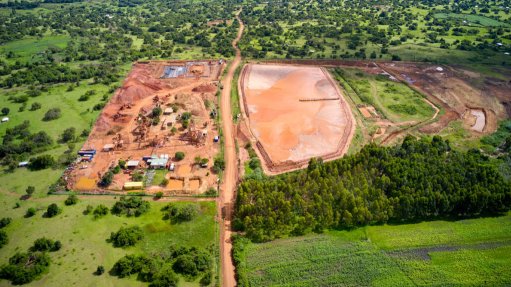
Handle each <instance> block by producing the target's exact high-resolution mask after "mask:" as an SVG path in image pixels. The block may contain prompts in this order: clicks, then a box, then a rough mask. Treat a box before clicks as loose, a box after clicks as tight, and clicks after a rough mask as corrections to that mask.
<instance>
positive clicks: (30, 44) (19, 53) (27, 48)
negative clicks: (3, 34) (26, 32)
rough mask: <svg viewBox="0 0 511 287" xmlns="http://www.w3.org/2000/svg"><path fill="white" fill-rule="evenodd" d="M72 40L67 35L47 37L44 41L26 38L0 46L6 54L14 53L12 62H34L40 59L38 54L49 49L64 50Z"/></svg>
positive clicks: (0, 49)
mask: <svg viewBox="0 0 511 287" xmlns="http://www.w3.org/2000/svg"><path fill="white" fill-rule="evenodd" d="M69 40H71V38H70V37H69V36H67V35H47V36H45V37H43V38H42V39H39V38H33V37H31V38H25V39H22V40H17V41H12V42H9V43H7V44H5V45H1V46H0V51H3V52H4V53H6V54H7V53H8V52H13V53H14V54H15V57H14V58H12V59H10V60H11V61H20V62H22V63H24V62H32V61H33V60H34V59H35V58H37V57H38V54H39V53H41V52H43V51H44V50H46V49H48V48H59V49H64V48H65V47H66V46H67V43H68V42H69Z"/></svg>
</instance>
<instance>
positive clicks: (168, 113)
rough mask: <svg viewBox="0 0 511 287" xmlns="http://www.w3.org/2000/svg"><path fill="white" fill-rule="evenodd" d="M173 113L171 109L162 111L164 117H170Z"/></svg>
mask: <svg viewBox="0 0 511 287" xmlns="http://www.w3.org/2000/svg"><path fill="white" fill-rule="evenodd" d="M173 112H174V110H173V109H172V108H166V109H165V110H163V114H164V115H170V114H172V113H173Z"/></svg>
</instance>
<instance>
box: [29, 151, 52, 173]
mask: <svg viewBox="0 0 511 287" xmlns="http://www.w3.org/2000/svg"><path fill="white" fill-rule="evenodd" d="M55 163H56V162H55V159H54V158H53V157H52V156H51V155H49V154H44V155H40V156H38V157H35V158H33V159H30V163H29V164H28V168H29V169H31V170H41V169H46V168H49V167H51V166H53V165H55Z"/></svg>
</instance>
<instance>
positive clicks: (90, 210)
mask: <svg viewBox="0 0 511 287" xmlns="http://www.w3.org/2000/svg"><path fill="white" fill-rule="evenodd" d="M93 209H94V207H92V205H90V204H89V205H87V207H86V208H85V210H84V211H83V215H88V214H90V213H91V212H92V210H93Z"/></svg>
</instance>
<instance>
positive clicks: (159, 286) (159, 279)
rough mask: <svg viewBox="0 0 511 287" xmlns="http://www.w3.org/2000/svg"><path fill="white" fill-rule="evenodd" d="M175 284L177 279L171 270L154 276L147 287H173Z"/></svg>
mask: <svg viewBox="0 0 511 287" xmlns="http://www.w3.org/2000/svg"><path fill="white" fill-rule="evenodd" d="M177 282H178V278H177V276H176V274H175V273H174V272H172V270H164V271H162V272H160V274H158V275H156V276H155V278H154V280H153V282H151V284H149V287H175V286H177Z"/></svg>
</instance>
